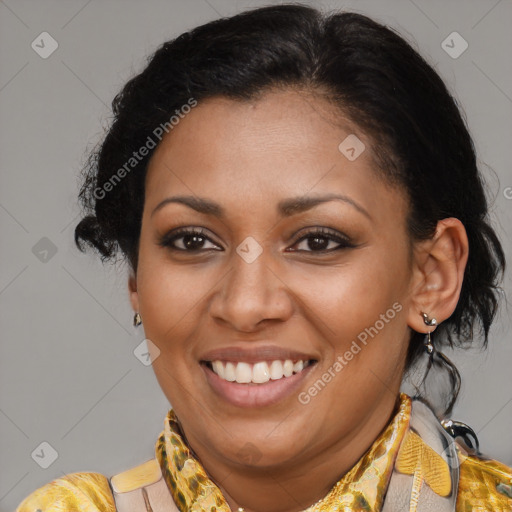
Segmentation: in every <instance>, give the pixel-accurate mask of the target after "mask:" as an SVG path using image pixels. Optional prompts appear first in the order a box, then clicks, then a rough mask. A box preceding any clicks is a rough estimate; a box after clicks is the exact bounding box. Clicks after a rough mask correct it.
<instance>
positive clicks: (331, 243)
mask: <svg viewBox="0 0 512 512" xmlns="http://www.w3.org/2000/svg"><path fill="white" fill-rule="evenodd" d="M294 245H299V246H300V245H302V246H303V247H302V248H299V249H296V250H297V251H304V252H333V251H337V250H340V249H346V248H350V247H355V245H354V244H352V243H351V242H350V240H349V239H348V237H346V236H344V235H340V234H338V233H336V232H332V231H330V230H328V229H325V228H321V229H316V230H314V231H310V232H309V233H307V234H306V235H305V236H303V237H301V238H300V239H299V240H298V241H297V242H295V244H294Z"/></svg>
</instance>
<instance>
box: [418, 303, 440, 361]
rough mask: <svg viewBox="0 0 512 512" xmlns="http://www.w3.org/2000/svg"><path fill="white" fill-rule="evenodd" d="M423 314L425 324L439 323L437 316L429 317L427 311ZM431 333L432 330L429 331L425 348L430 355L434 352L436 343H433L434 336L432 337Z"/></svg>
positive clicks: (430, 325)
mask: <svg viewBox="0 0 512 512" xmlns="http://www.w3.org/2000/svg"><path fill="white" fill-rule="evenodd" d="M421 314H422V315H423V321H424V322H425V325H428V326H429V327H432V326H434V325H437V320H436V319H435V318H429V316H428V315H427V314H426V313H421ZM430 333H431V331H428V333H427V339H426V340H425V350H426V352H427V354H429V355H431V354H432V353H433V352H434V345H433V344H432V338H431V337H430Z"/></svg>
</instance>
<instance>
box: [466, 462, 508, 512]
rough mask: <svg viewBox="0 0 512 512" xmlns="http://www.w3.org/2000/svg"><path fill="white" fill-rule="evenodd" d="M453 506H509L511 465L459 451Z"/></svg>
mask: <svg viewBox="0 0 512 512" xmlns="http://www.w3.org/2000/svg"><path fill="white" fill-rule="evenodd" d="M459 457H460V462H461V464H460V477H459V492H458V496H457V510H464V511H472V510H474V511H479V510H493V511H495V512H509V511H510V510H512V468H510V467H508V466H506V465H505V464H503V463H501V462H498V461H496V460H493V459H487V458H484V457H478V456H476V455H465V454H463V453H461V452H459Z"/></svg>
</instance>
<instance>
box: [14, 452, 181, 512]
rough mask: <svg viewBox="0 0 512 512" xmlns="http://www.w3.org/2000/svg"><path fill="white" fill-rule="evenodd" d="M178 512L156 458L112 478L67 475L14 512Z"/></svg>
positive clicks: (41, 489) (77, 474)
mask: <svg viewBox="0 0 512 512" xmlns="http://www.w3.org/2000/svg"><path fill="white" fill-rule="evenodd" d="M64 510H66V511H68V510H69V511H73V512H134V511H138V510H140V511H143V510H144V511H145V510H155V511H157V510H165V511H166V512H178V508H177V507H176V504H175V503H174V501H173V498H172V496H171V493H170V491H169V489H168V487H167V484H166V482H165V479H164V478H163V475H162V471H161V468H160V465H159V463H158V461H157V460H156V459H151V460H148V461H147V462H144V463H142V464H139V465H138V466H136V467H134V468H131V469H128V470H127V471H123V472H122V473H119V474H117V475H115V476H113V477H111V478H107V477H106V476H104V475H101V474H100V473H70V474H69V475H65V476H63V477H61V478H58V479H56V480H53V481H51V482H50V483H48V484H46V485H44V486H43V487H40V488H39V489H36V490H35V491H33V492H32V493H31V494H30V495H29V496H27V497H26V498H25V499H24V500H23V501H22V503H20V505H19V506H18V508H17V509H16V512H62V511H64Z"/></svg>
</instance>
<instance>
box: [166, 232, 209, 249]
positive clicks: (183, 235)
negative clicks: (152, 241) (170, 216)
mask: <svg viewBox="0 0 512 512" xmlns="http://www.w3.org/2000/svg"><path fill="white" fill-rule="evenodd" d="M207 244H211V245H212V247H208V246H207ZM158 245H160V246H161V247H166V248H168V249H171V250H175V251H183V252H196V251H201V250H211V249H215V250H218V249H216V248H218V245H215V244H213V242H212V241H211V240H210V239H209V238H208V237H207V236H206V235H205V234H204V232H203V231H202V230H200V229H199V230H198V229H180V230H178V231H175V232H171V233H167V234H166V235H164V236H163V237H162V238H161V239H160V240H159V242H158Z"/></svg>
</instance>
